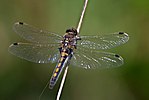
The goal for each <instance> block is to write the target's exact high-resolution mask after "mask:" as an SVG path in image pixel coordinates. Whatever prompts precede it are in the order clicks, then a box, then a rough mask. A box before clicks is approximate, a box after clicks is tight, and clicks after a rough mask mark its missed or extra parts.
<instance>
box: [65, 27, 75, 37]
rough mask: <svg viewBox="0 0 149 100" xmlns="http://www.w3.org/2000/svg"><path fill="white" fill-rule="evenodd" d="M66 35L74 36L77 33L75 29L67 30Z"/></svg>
mask: <svg viewBox="0 0 149 100" xmlns="http://www.w3.org/2000/svg"><path fill="white" fill-rule="evenodd" d="M66 33H67V34H68V35H74V36H76V35H77V34H78V32H77V30H76V29H75V28H71V29H67V30H66Z"/></svg>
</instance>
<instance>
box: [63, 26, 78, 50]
mask: <svg viewBox="0 0 149 100" xmlns="http://www.w3.org/2000/svg"><path fill="white" fill-rule="evenodd" d="M77 34H78V32H77V30H76V29H75V28H71V29H67V30H66V33H65V35H64V36H63V40H62V42H61V43H62V47H63V48H71V49H74V48H75V49H76V44H77V40H80V37H78V36H77Z"/></svg>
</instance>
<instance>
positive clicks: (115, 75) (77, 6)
mask: <svg viewBox="0 0 149 100" xmlns="http://www.w3.org/2000/svg"><path fill="white" fill-rule="evenodd" d="M82 6H83V0H0V46H1V47H0V64H1V65H0V90H1V91H0V100H37V99H38V97H39V95H40V93H41V91H42V89H43V88H44V86H45V84H46V82H47V81H48V80H49V78H50V77H51V74H52V71H53V69H54V67H55V65H56V64H34V63H31V62H28V61H25V60H23V59H20V58H17V57H15V56H13V55H11V54H10V53H9V52H8V46H9V45H10V44H11V43H13V42H16V41H24V40H23V39H21V38H20V37H19V36H18V35H16V34H15V33H14V31H13V30H12V26H13V23H15V22H17V21H23V22H26V23H28V24H31V25H34V26H36V27H39V28H41V29H44V30H48V31H51V32H56V33H59V34H61V35H63V34H64V32H65V30H66V29H67V28H70V27H75V26H76V25H77V23H78V20H79V17H80V13H81V11H82ZM115 31H125V32H127V33H128V34H129V36H130V40H129V41H128V43H126V44H125V45H122V46H120V47H117V48H115V49H111V50H109V52H116V53H119V54H120V55H122V57H123V58H124V59H125V64H124V65H123V66H121V67H119V68H115V69H109V70H98V69H97V70H84V69H81V68H77V67H73V66H70V68H69V73H68V76H67V79H66V83H65V86H64V90H63V93H62V97H61V100H149V92H148V90H149V61H148V60H149V39H148V38H149V33H148V32H149V1H148V0H89V5H88V8H87V11H86V15H85V18H84V21H83V25H82V28H81V35H100V34H104V33H111V32H115ZM50 66H51V67H50ZM60 80H61V79H59V81H58V83H57V84H56V86H55V88H54V89H53V90H49V89H46V91H45V93H44V94H43V96H42V99H41V100H54V99H55V97H56V94H57V90H58V87H59V83H60Z"/></svg>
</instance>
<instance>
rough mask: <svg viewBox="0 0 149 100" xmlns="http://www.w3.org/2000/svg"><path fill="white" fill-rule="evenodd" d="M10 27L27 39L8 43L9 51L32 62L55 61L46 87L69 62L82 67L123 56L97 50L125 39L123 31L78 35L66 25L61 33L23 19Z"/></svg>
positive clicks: (105, 64) (114, 63) (111, 63)
mask: <svg viewBox="0 0 149 100" xmlns="http://www.w3.org/2000/svg"><path fill="white" fill-rule="evenodd" d="M13 29H14V31H15V32H16V33H17V34H18V35H20V37H22V38H23V39H25V40H27V41H28V43H21V42H17V43H13V44H11V45H10V46H9V48H8V50H9V52H10V53H12V54H14V55H16V56H18V57H20V58H23V59H25V60H28V61H31V62H35V63H50V62H51V63H57V64H56V67H55V69H54V71H53V74H52V76H51V79H50V81H49V88H50V89H52V88H53V87H54V86H55V84H56V82H57V80H58V78H59V76H60V74H61V72H62V70H63V68H64V67H65V66H68V65H69V64H72V65H73V66H78V67H81V68H85V69H96V68H99V69H100V68H101V69H102V68H113V67H118V66H121V65H122V64H123V58H122V57H121V56H120V55H118V54H115V53H109V52H104V51H101V50H106V49H111V48H114V47H116V46H119V45H122V44H124V43H126V42H127V41H128V40H129V36H128V34H127V33H125V32H115V33H111V34H104V35H101V36H98V35H96V36H92V35H88V36H79V34H78V32H77V30H76V29H75V28H70V29H67V30H66V32H65V34H64V35H63V36H61V35H59V34H56V33H52V32H48V31H44V30H41V29H38V28H36V27H34V26H31V25H29V24H26V23H23V22H17V23H15V24H14V26H13Z"/></svg>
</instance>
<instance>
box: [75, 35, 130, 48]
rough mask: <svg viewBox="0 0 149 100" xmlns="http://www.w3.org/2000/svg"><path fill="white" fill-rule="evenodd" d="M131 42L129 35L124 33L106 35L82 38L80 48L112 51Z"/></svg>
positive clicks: (79, 43) (79, 42)
mask: <svg viewBox="0 0 149 100" xmlns="http://www.w3.org/2000/svg"><path fill="white" fill-rule="evenodd" d="M128 40H129V36H128V34H126V33H124V32H117V33H112V34H106V35H102V36H81V40H80V41H78V44H77V45H78V48H82V47H83V48H89V49H97V50H103V49H110V48H113V47H116V46H119V45H121V44H124V43H126V42H127V41H128Z"/></svg>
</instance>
